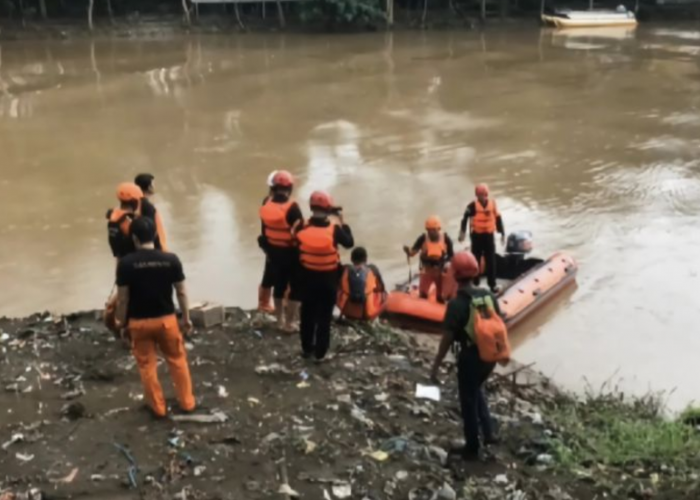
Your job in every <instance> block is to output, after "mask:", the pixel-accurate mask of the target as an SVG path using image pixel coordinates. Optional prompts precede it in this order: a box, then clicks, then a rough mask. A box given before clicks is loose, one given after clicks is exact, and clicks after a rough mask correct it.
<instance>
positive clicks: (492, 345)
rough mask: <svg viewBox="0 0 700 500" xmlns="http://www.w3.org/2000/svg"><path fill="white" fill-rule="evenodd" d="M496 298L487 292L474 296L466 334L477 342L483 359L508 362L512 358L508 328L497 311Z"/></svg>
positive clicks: (491, 361) (489, 361)
mask: <svg viewBox="0 0 700 500" xmlns="http://www.w3.org/2000/svg"><path fill="white" fill-rule="evenodd" d="M495 300H496V299H495V298H493V296H491V295H486V294H479V295H476V294H475V295H474V296H472V298H471V302H470V305H469V322H468V323H467V328H466V334H467V336H468V338H469V340H470V341H471V342H474V343H476V347H477V349H478V350H479V357H480V358H481V359H482V360H483V361H485V362H487V363H501V364H506V363H508V361H509V360H510V342H509V340H508V329H507V328H506V325H505V323H504V322H503V319H501V317H500V316H499V315H498V313H496V310H495V306H494V301H495Z"/></svg>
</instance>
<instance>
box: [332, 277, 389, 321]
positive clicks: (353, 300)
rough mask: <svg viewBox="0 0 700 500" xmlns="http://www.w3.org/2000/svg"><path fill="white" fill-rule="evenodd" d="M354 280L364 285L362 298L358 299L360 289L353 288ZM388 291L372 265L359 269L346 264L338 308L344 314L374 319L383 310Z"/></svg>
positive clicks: (352, 317) (351, 316)
mask: <svg viewBox="0 0 700 500" xmlns="http://www.w3.org/2000/svg"><path fill="white" fill-rule="evenodd" d="M351 273H353V276H352V278H353V282H354V283H355V284H356V285H358V284H359V285H360V286H363V288H362V290H361V294H362V300H358V299H359V297H357V294H358V292H359V291H358V290H353V289H352V284H351ZM363 282H364V283H363ZM385 301H386V292H385V290H384V287H383V286H382V284H381V282H380V280H379V278H378V277H377V275H376V274H375V272H374V270H373V269H372V266H367V267H364V268H363V269H362V270H357V269H356V268H355V267H354V266H346V267H345V270H344V271H343V277H342V278H341V280H340V289H339V290H338V301H337V305H338V309H340V312H341V314H342V315H343V316H345V317H346V318H350V319H357V320H373V319H374V318H376V317H377V316H379V314H380V313H381V312H382V308H383V306H384V302H385Z"/></svg>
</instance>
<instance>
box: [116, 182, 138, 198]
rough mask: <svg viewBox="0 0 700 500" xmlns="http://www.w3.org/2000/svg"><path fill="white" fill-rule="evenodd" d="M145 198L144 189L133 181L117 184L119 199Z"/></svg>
mask: <svg viewBox="0 0 700 500" xmlns="http://www.w3.org/2000/svg"><path fill="white" fill-rule="evenodd" d="M141 198H143V191H141V188H140V187H138V186H137V185H136V184H134V183H133V182H122V183H121V184H119V186H117V199H118V200H119V201H138V200H140V199H141Z"/></svg>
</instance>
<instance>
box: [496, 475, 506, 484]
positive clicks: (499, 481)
mask: <svg viewBox="0 0 700 500" xmlns="http://www.w3.org/2000/svg"><path fill="white" fill-rule="evenodd" d="M493 482H494V483H496V484H500V485H506V484H508V476H506V475H505V474H499V475H497V476H496V477H495V478H494V479H493Z"/></svg>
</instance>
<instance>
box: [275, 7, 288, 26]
mask: <svg viewBox="0 0 700 500" xmlns="http://www.w3.org/2000/svg"><path fill="white" fill-rule="evenodd" d="M277 15H278V16H279V20H280V28H282V29H284V28H285V26H287V21H285V19H284V11H283V10H282V2H280V0H277Z"/></svg>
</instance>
